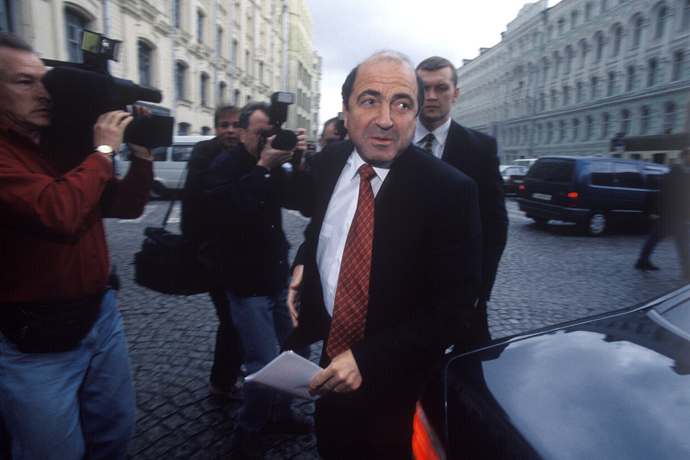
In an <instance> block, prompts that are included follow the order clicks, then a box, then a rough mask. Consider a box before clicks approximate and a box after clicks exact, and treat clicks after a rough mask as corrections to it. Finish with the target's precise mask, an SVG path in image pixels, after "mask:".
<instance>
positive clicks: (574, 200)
mask: <svg viewBox="0 0 690 460" xmlns="http://www.w3.org/2000/svg"><path fill="white" fill-rule="evenodd" d="M579 206H580V197H579V196H578V194H577V192H570V193H568V207H569V208H577V207H579Z"/></svg>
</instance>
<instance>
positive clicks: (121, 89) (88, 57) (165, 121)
mask: <svg viewBox="0 0 690 460" xmlns="http://www.w3.org/2000/svg"><path fill="white" fill-rule="evenodd" d="M118 45H119V41H116V40H111V39H108V38H106V37H103V36H101V35H100V34H95V33H93V32H89V31H84V45H83V51H84V61H85V63H84V64H75V63H69V62H61V61H52V60H44V62H45V63H46V65H48V66H52V67H53V69H51V70H50V71H49V72H47V73H46V75H45V77H44V84H45V87H46V89H47V90H48V92H49V93H50V95H51V98H52V102H53V123H52V124H51V127H50V128H49V130H48V133H47V138H48V139H51V140H52V141H53V142H55V143H56V144H57V145H70V146H71V149H75V150H76V152H77V153H78V154H79V155H80V156H84V155H88V154H89V153H91V152H92V151H93V147H94V142H93V126H94V124H95V123H96V120H97V119H98V117H99V116H100V115H102V114H103V113H106V112H110V111H113V110H127V106H128V105H131V104H134V103H135V102H137V101H147V102H153V103H158V102H160V101H161V100H162V98H163V95H162V93H161V92H160V91H159V90H157V89H154V88H149V87H146V86H141V85H137V84H135V83H133V82H132V81H130V80H124V79H122V78H116V77H113V76H111V75H109V74H108V72H107V61H108V60H109V59H111V60H116V59H115V57H114V56H115V54H116V52H117V48H118ZM173 124H174V119H173V118H172V117H166V116H161V115H153V114H149V115H139V116H137V115H135V117H134V120H132V121H131V122H130V124H129V125H128V126H127V128H126V130H125V134H124V140H125V142H132V143H134V144H137V145H141V146H143V147H147V148H151V147H167V146H169V145H171V144H172V134H173Z"/></svg>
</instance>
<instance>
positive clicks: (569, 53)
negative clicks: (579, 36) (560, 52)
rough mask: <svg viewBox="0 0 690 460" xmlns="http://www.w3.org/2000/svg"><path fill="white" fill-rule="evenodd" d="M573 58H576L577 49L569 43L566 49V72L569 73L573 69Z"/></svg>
mask: <svg viewBox="0 0 690 460" xmlns="http://www.w3.org/2000/svg"><path fill="white" fill-rule="evenodd" d="M573 60H575V51H573V47H572V46H570V45H568V47H567V48H566V49H565V73H566V74H568V73H570V71H571V70H572V69H573Z"/></svg>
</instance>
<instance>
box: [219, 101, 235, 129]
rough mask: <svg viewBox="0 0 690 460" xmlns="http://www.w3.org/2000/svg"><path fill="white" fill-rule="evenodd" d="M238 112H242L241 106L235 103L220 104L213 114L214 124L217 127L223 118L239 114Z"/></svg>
mask: <svg viewBox="0 0 690 460" xmlns="http://www.w3.org/2000/svg"><path fill="white" fill-rule="evenodd" d="M238 113H240V108H239V107H235V106H234V105H219V106H218V107H216V113H215V115H214V116H213V126H214V127H216V128H217V127H218V122H219V121H220V119H221V118H225V117H229V116H231V115H237V114H238Z"/></svg>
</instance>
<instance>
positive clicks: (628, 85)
mask: <svg viewBox="0 0 690 460" xmlns="http://www.w3.org/2000/svg"><path fill="white" fill-rule="evenodd" d="M633 89H635V66H632V65H629V66H628V70H627V75H626V79H625V91H626V92H628V93H629V92H630V91H632V90H633Z"/></svg>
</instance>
